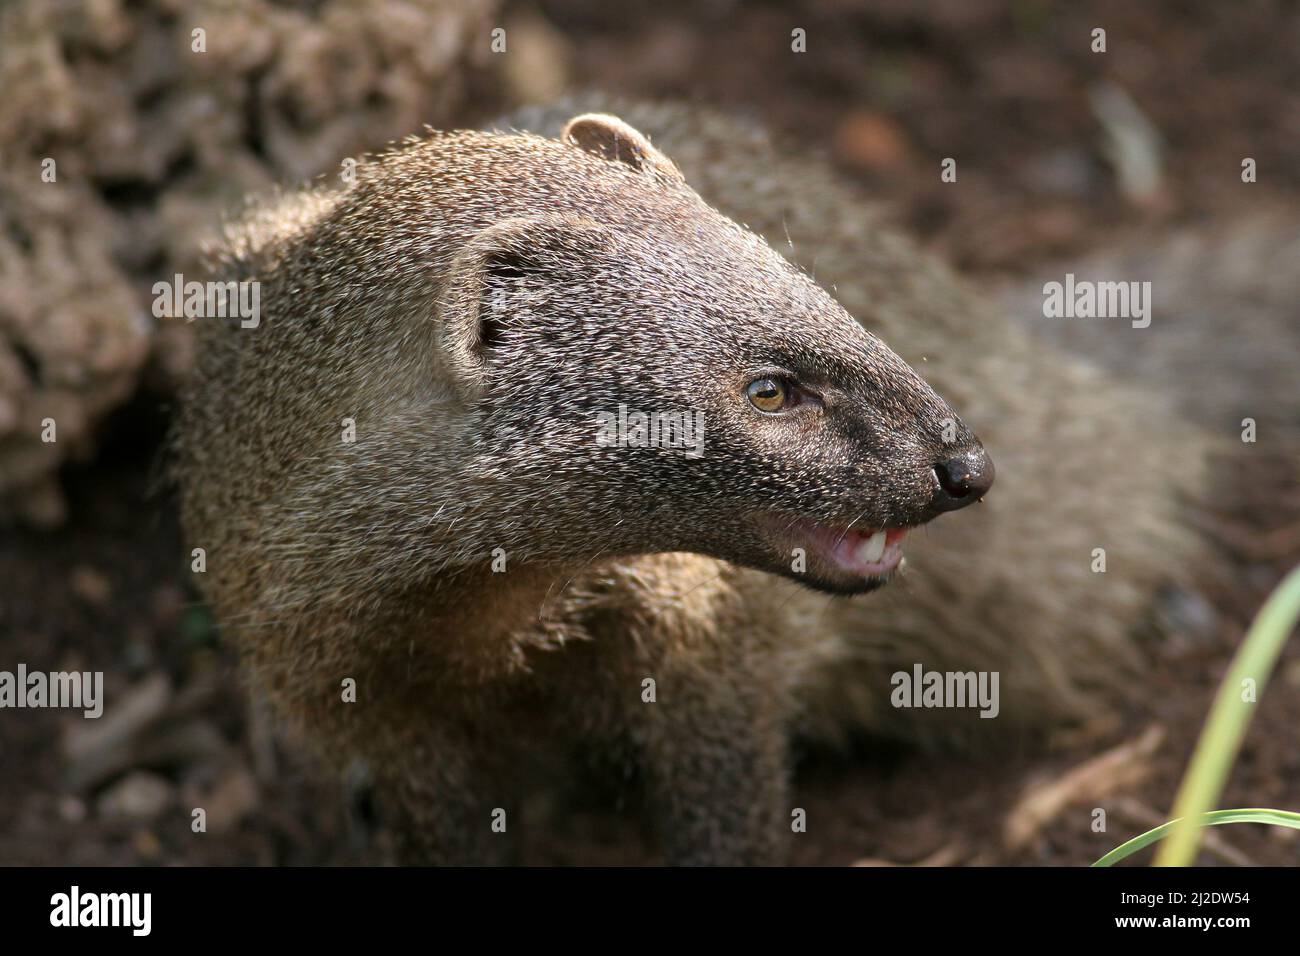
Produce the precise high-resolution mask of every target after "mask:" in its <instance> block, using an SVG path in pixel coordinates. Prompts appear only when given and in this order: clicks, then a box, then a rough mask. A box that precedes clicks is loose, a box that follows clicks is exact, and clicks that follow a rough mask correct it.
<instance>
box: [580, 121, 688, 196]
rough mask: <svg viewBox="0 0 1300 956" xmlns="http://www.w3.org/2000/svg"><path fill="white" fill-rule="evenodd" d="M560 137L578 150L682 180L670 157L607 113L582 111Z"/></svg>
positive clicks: (642, 135)
mask: <svg viewBox="0 0 1300 956" xmlns="http://www.w3.org/2000/svg"><path fill="white" fill-rule="evenodd" d="M560 139H562V140H563V141H564V142H566V143H571V144H573V145H574V146H577V147H578V148H579V149H581V150H583V151H585V152H588V153H591V154H592V155H593V156H599V157H601V158H602V159H610V160H613V161H614V162H616V163H623V164H625V165H627V166H631V167H632V168H633V169H635V170H637V171H638V172H643V173H657V174H659V175H661V176H664V177H667V178H669V179H676V180H679V181H684V177H683V176H682V173H681V170H679V169H678V168H677V167H676V166H675V165H674V164H673V161H672V160H671V159H669V158H668V157H667V156H665V155H664V154H663V153H661V152H659V150H657V149H655V148H654V147H653V146H651V145H650V140H649V139H648V138H646V136H645V134H643V133H641V132H639V131H637V130H635V129H633V128H632V127H631V126H628V125H627V123H624V122H623V121H622V120H621V119H619V118H618V117H617V116H610V115H609V114H608V113H583V114H582V115H581V116H575V117H574V118H573V119H571V120H569V122H568V124H567V125H566V126H565V127H564V132H563V133H561V134H560Z"/></svg>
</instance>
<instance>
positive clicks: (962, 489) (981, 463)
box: [934, 446, 993, 511]
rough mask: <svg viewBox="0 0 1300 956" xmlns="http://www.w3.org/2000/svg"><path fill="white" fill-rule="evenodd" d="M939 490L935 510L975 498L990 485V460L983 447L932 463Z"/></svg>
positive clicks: (952, 507)
mask: <svg viewBox="0 0 1300 956" xmlns="http://www.w3.org/2000/svg"><path fill="white" fill-rule="evenodd" d="M934 474H935V477H936V478H938V479H939V491H938V493H937V494H936V495H935V502H934V506H935V507H936V508H937V509H938V510H939V511H956V510H957V509H959V508H965V507H966V506H967V505H969V504H972V503H974V502H976V501H979V500H980V499H981V498H983V497H984V495H985V494H987V493H988V490H989V489H990V488H991V487H993V460H992V459H991V458H989V456H988V454H987V453H985V451H984V449H983V448H980V447H978V446H976V447H975V448H974V449H972V450H970V451H968V452H966V453H965V454H963V455H958V456H957V457H956V458H949V459H948V460H947V461H941V462H939V464H937V465H935V466H934Z"/></svg>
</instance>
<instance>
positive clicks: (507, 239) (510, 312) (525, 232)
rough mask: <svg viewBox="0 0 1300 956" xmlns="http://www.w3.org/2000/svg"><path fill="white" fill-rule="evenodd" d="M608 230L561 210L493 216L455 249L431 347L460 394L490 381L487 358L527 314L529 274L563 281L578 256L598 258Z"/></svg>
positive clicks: (576, 265) (551, 282)
mask: <svg viewBox="0 0 1300 956" xmlns="http://www.w3.org/2000/svg"><path fill="white" fill-rule="evenodd" d="M607 245H608V237H607V235H606V234H605V233H604V232H603V230H601V228H600V227H599V226H598V225H597V224H596V223H594V222H592V221H589V220H585V219H576V218H571V217H565V216H538V217H521V218H516V219H505V220H502V221H501V222H497V223H493V224H492V225H491V226H488V227H487V228H486V229H484V230H483V231H482V232H480V233H478V234H477V235H476V236H474V237H473V238H472V239H470V241H469V242H467V243H466V244H465V245H464V246H463V247H462V248H461V250H460V252H459V253H457V254H456V256H455V258H454V259H453V260H452V262H451V265H450V267H449V268H448V270H447V277H446V280H445V282H444V284H443V287H442V291H441V293H440V295H439V297H438V303H437V347H438V352H439V359H440V361H441V363H442V364H443V366H444V368H445V370H446V371H447V372H448V373H449V377H450V378H451V379H452V381H453V382H455V383H456V384H457V385H458V386H459V387H460V389H461V391H462V393H463V394H464V395H466V396H467V397H468V396H473V395H476V394H478V393H479V392H481V391H482V390H483V389H484V388H485V387H486V386H487V384H488V377H489V374H490V360H491V358H492V355H493V353H494V351H495V350H496V349H498V348H499V347H500V346H501V345H502V343H503V339H504V338H505V337H506V336H507V335H508V334H509V327H510V325H511V324H513V323H516V322H524V321H528V309H529V308H530V305H531V304H535V301H536V300H535V299H532V298H531V297H530V296H529V288H528V286H529V280H530V279H537V278H542V279H545V281H546V283H547V285H548V286H549V287H551V288H554V287H557V286H559V285H561V284H563V283H564V282H565V281H566V280H568V279H570V278H571V276H570V275H569V274H568V273H569V272H570V271H571V270H576V269H578V268H580V264H581V263H582V262H591V261H599V257H600V253H601V250H603V249H604V248H605V247H606V246H607Z"/></svg>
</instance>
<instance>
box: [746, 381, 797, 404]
mask: <svg viewBox="0 0 1300 956" xmlns="http://www.w3.org/2000/svg"><path fill="white" fill-rule="evenodd" d="M745 394H746V395H747V396H748V397H749V403H750V404H751V405H753V406H754V407H755V408H757V409H758V410H759V411H760V412H779V411H781V410H782V409H784V408H787V407H788V406H789V405H790V404H792V402H791V397H792V395H793V391H792V390H791V388H790V386H788V385H787V384H786V383H785V382H783V381H781V380H780V379H779V378H770V377H766V376H765V377H763V378H756V379H754V381H752V382H750V383H749V385H748V386H747V387H746V388H745Z"/></svg>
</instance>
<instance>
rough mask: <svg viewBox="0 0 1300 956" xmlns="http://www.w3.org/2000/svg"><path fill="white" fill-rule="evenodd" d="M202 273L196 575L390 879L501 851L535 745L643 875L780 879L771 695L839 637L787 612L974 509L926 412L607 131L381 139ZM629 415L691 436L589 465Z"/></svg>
mask: <svg viewBox="0 0 1300 956" xmlns="http://www.w3.org/2000/svg"><path fill="white" fill-rule="evenodd" d="M225 265H226V270H227V274H228V275H229V276H232V277H235V278H239V279H243V280H256V281H258V282H259V283H260V289H261V293H260V299H261V303H262V314H261V321H260V324H259V325H258V327H257V328H255V329H248V328H240V327H239V326H238V325H237V324H235V323H227V322H221V321H217V320H209V321H206V322H202V323H200V324H201V325H202V326H203V327H202V329H201V332H200V341H199V352H198V358H197V367H196V372H195V376H194V380H193V383H192V385H191V387H190V389H189V390H188V394H187V395H186V396H185V404H184V411H183V414H182V416H181V419H180V424H179V432H180V439H181V454H180V463H179V467H180V477H181V481H182V492H183V495H182V497H183V502H182V503H183V518H184V522H185V525H186V529H187V532H188V536H189V538H190V541H191V543H192V545H193V546H194V547H202V548H204V549H205V551H206V561H207V571H206V574H205V575H203V577H202V584H203V587H204V590H205V593H206V595H207V597H208V598H209V599H210V601H211V603H212V604H213V606H214V608H215V610H216V613H217V615H218V618H219V620H220V621H221V622H222V624H223V626H224V627H225V628H227V630H228V632H229V633H231V634H233V635H234V637H235V638H236V639H237V640H238V642H239V643H240V645H241V647H242V649H243V655H244V658H245V659H246V660H247V662H248V664H249V666H250V669H251V672H252V674H253V676H254V678H255V680H256V681H257V682H258V683H259V684H260V685H261V686H262V687H263V688H265V690H266V692H267V693H268V694H269V695H270V697H271V698H272V700H273V701H274V702H275V703H276V704H278V705H279V706H280V708H281V709H282V710H283V712H284V713H286V714H287V715H289V716H291V717H293V718H295V719H296V720H297V721H298V723H299V724H300V726H302V727H303V728H304V729H305V730H306V731H307V732H308V734H309V736H311V737H312V738H314V739H315V740H316V741H317V743H318V744H319V745H320V748H321V749H322V750H323V751H325V752H328V753H330V754H333V755H335V756H338V757H340V758H342V759H354V758H361V759H364V760H365V761H366V763H367V764H368V766H369V767H370V768H371V771H372V773H373V775H374V779H375V782H376V788H377V796H378V799H379V801H380V804H381V807H385V808H386V809H387V811H388V812H389V813H390V814H392V816H393V818H394V819H395V820H396V821H397V830H398V833H399V835H400V838H401V841H402V850H403V854H404V858H405V859H408V860H414V861H424V862H451V863H460V862H486V861H498V860H503V859H509V846H510V842H509V839H508V833H509V826H510V823H509V821H510V819H511V817H510V814H511V812H512V810H513V809H514V808H515V807H516V806H517V798H518V796H519V795H518V793H517V792H516V789H515V788H512V786H511V784H512V783H515V782H516V781H515V779H514V778H516V777H517V776H518V768H519V767H520V763H521V761H522V760H524V759H525V756H527V755H531V754H533V753H535V752H537V751H538V750H540V749H542V748H544V747H550V748H552V749H556V750H560V751H564V750H571V749H574V748H594V749H596V750H599V751H602V752H614V753H620V754H626V755H627V760H628V761H629V762H631V763H634V764H635V766H636V767H637V768H638V769H639V770H640V772H641V774H642V776H643V778H644V781H645V790H646V793H647V795H648V801H647V802H648V806H649V807H650V811H651V815H652V816H653V818H654V820H655V821H656V823H657V830H658V833H659V834H660V837H661V840H662V845H663V850H664V854H665V857H666V859H667V860H669V861H670V862H675V863H771V862H778V861H780V860H781V859H782V857H783V853H784V843H785V837H786V836H788V834H789V832H790V817H791V810H792V808H791V807H790V806H789V802H788V799H787V796H786V793H787V775H788V770H787V733H788V728H789V727H790V726H791V724H792V722H793V721H794V720H795V719H796V715H797V713H798V712H799V709H800V708H799V690H800V687H801V686H802V685H803V684H804V683H805V682H806V681H808V680H809V679H810V678H811V675H812V673H813V671H814V670H815V668H816V667H818V666H819V665H820V664H821V663H822V662H823V654H822V649H826V650H827V651H828V652H829V651H833V649H834V645H835V639H836V634H835V630H834V628H835V627H836V626H841V625H842V626H850V625H848V623H847V618H846V619H845V620H843V621H839V624H837V625H831V624H829V623H827V622H828V621H831V620H832V619H834V620H838V619H839V617H840V615H839V613H838V612H836V613H835V614H831V615H829V616H827V609H828V601H829V600H830V599H829V598H828V597H827V596H826V594H825V593H819V592H827V593H829V594H831V595H851V594H857V593H860V592H865V591H869V590H873V589H875V588H877V587H879V586H881V585H882V584H884V583H885V582H886V581H887V580H888V579H889V578H890V576H891V574H892V572H893V571H894V570H895V569H896V568H897V566H898V565H899V563H900V561H901V557H902V541H901V539H902V538H903V536H904V534H905V533H906V532H907V531H908V530H909V529H912V528H916V527H917V526H920V525H922V524H925V523H926V522H928V521H930V520H931V519H932V518H935V517H936V516H937V515H939V514H941V513H943V512H946V511H954V510H957V509H958V508H962V507H965V506H966V505H968V504H971V503H973V502H976V501H978V500H980V499H981V498H982V497H983V496H984V494H985V493H986V492H987V491H988V489H989V487H990V485H991V484H992V481H993V473H994V470H993V464H992V461H991V460H990V457H989V455H988V454H987V453H986V452H985V451H984V448H983V446H982V445H981V443H980V442H979V440H978V439H977V438H976V437H975V436H974V435H973V434H972V432H971V431H970V430H969V429H968V428H967V427H966V425H965V424H963V422H962V421H961V420H960V419H959V418H958V417H957V415H956V414H955V413H954V412H953V410H952V409H951V408H950V407H949V406H948V405H947V404H946V403H945V401H944V400H943V399H941V398H940V397H939V396H938V395H936V393H935V392H934V391H932V390H931V388H930V387H929V386H928V385H927V384H926V383H925V382H924V381H923V380H922V378H921V377H920V376H919V375H918V374H917V373H916V372H915V371H914V370H913V369H912V368H911V367H909V366H908V365H907V364H906V363H905V362H903V361H902V360H901V359H900V358H899V357H898V356H897V355H896V354H894V353H893V352H892V351H890V350H889V349H888V348H887V347H886V346H885V345H884V344H883V343H882V342H881V341H880V340H879V339H877V338H876V337H875V336H873V335H872V334H870V333H869V332H868V331H867V329H866V328H864V327H863V325H861V324H859V323H858V322H857V321H855V320H854V319H853V318H852V317H850V316H849V314H848V313H847V312H845V311H844V309H843V308H842V307H841V306H840V305H839V304H837V302H836V301H835V300H834V299H833V298H832V297H831V296H830V295H829V294H828V293H827V292H826V291H824V290H823V289H822V288H821V287H820V286H818V285H817V284H816V283H814V282H813V281H812V280H811V279H810V278H809V277H808V276H807V275H805V274H804V273H803V272H801V271H800V270H799V269H797V268H796V267H794V266H793V265H791V264H790V263H789V262H788V261H787V260H786V259H785V258H783V257H782V256H780V255H779V254H778V253H776V252H775V251H774V250H773V249H772V248H771V247H770V246H768V245H767V243H766V242H764V241H763V240H762V239H761V238H759V237H758V236H756V235H755V234H754V233H751V232H749V231H748V230H746V229H744V228H742V227H740V226H738V225H736V224H735V223H734V222H732V221H731V220H729V219H727V218H725V217H724V216H723V215H721V214H720V213H718V212H716V211H715V210H714V209H713V208H711V207H710V206H708V205H706V204H705V202H703V201H702V200H701V199H700V197H699V196H698V195H697V194H696V192H695V191H694V190H693V189H692V188H691V187H690V186H689V185H688V184H687V181H686V179H684V178H683V176H682V174H681V172H680V171H679V170H678V168H677V166H676V165H674V163H673V162H672V160H670V159H669V158H668V157H667V156H666V155H665V154H664V153H663V152H661V151H660V150H659V149H657V148H656V147H655V146H653V145H651V142H650V140H649V139H648V138H646V137H645V136H644V135H642V134H641V133H640V132H638V131H637V130H636V129H634V128H633V127H632V126H629V125H628V124H627V123H625V122H623V121H622V120H620V119H618V118H615V117H613V116H610V115H605V114H598V113H589V114H584V115H580V116H578V117H576V118H573V119H571V120H570V121H569V122H568V123H567V124H566V125H565V127H564V128H563V129H562V130H560V131H559V136H558V137H557V138H542V137H539V136H535V135H531V134H519V133H456V134H446V135H444V134H433V135H431V136H430V137H429V138H427V139H424V140H419V141H411V142H408V143H407V144H405V145H404V146H403V147H402V148H400V149H396V150H394V151H392V152H389V153H387V154H385V155H383V156H381V157H380V158H378V159H376V160H374V161H372V162H369V163H366V164H363V165H362V166H361V167H360V168H359V169H358V178H357V181H356V183H355V185H353V186H352V187H351V188H350V189H347V190H343V191H339V192H334V193H329V192H324V191H315V192H307V193H302V194H298V195H293V196H290V197H287V198H285V199H282V200H280V201H279V202H278V203H276V204H273V205H271V206H269V207H266V208H264V209H263V210H262V211H261V212H260V213H255V214H253V215H252V216H251V217H249V219H248V220H247V222H246V223H245V225H244V226H243V227H242V228H239V229H236V230H235V231H234V233H233V235H232V238H231V241H230V243H229V247H228V249H227V251H226V264H225ZM868 317H869V316H868ZM868 324H870V323H868ZM628 410H631V411H632V413H637V412H640V413H646V414H651V415H654V414H659V413H664V412H667V413H670V414H677V413H689V414H691V415H693V416H694V419H693V420H694V423H695V425H696V429H697V435H700V436H702V439H703V441H702V443H700V444H699V445H698V446H696V447H693V448H679V447H666V446H661V447H647V446H646V443H645V442H639V441H634V440H630V439H629V440H626V441H623V440H619V441H614V442H610V441H600V440H599V434H598V432H599V429H598V424H599V423H600V422H602V421H603V422H606V423H607V422H608V418H602V416H609V415H613V414H618V415H619V416H622V417H626V416H627V415H628V414H629V412H628ZM620 434H621V433H620ZM622 437H626V436H622ZM949 520H957V519H949ZM967 545H968V546H969V550H968V551H967V552H966V553H965V554H964V555H954V556H953V564H954V567H955V568H957V569H959V570H958V571H957V572H956V573H958V574H967V573H969V571H968V570H966V569H967V568H968V567H969V566H971V565H976V564H979V563H980V562H982V561H983V560H985V558H984V557H983V556H982V555H981V548H980V546H979V544H978V543H977V542H967ZM788 582H795V583H788ZM865 603H869V602H864V604H863V605H862V611H863V613H865V612H866V607H865ZM858 606H859V605H858V604H857V603H854V604H853V612H852V613H854V614H856V613H858ZM853 626H856V625H853ZM345 682H355V683H354V684H352V685H351V686H353V687H354V688H355V702H351V701H349V700H346V699H345V694H344V693H343V692H341V689H342V688H344V687H345ZM503 829H504V830H505V831H506V832H505V833H502V832H500V831H501V830H503Z"/></svg>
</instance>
